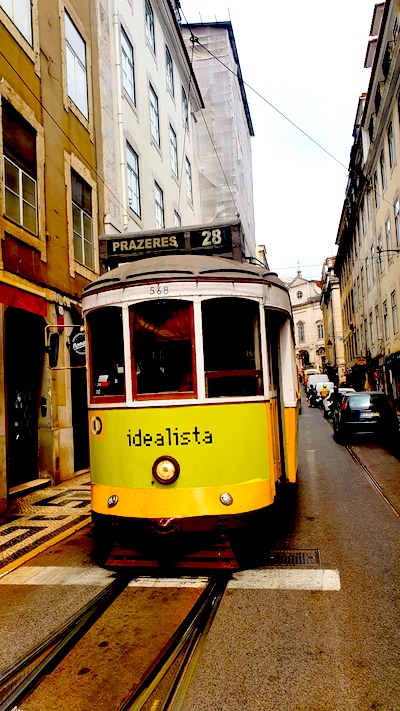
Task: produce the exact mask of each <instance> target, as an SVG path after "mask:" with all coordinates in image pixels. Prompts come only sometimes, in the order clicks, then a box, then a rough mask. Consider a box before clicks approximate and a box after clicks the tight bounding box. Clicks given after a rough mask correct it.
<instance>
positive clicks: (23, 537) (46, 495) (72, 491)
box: [0, 472, 91, 575]
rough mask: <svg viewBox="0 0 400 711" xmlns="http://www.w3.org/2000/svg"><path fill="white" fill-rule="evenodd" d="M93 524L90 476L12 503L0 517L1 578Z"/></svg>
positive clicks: (72, 480) (80, 477)
mask: <svg viewBox="0 0 400 711" xmlns="http://www.w3.org/2000/svg"><path fill="white" fill-rule="evenodd" d="M90 521H91V517H90V474H89V472H87V473H84V474H80V475H79V476H76V477H74V478H73V479H71V480H70V481H67V482H64V483H63V484H59V485H58V486H54V487H49V488H47V489H42V490H40V491H35V492H33V493H32V494H28V495H27V496H21V497H19V498H16V499H14V500H12V501H11V502H10V505H9V508H8V510H7V513H6V514H3V515H0V575H1V574H2V573H3V572H6V571H7V570H10V569H12V568H14V567H16V566H17V565H19V563H20V562H21V563H22V562H23V561H24V560H27V559H29V558H30V557H32V555H33V554H34V552H35V550H36V549H37V548H39V547H40V548H42V547H46V544H48V543H49V542H50V541H51V542H54V539H55V538H56V537H58V536H60V538H64V537H65V535H66V534H68V533H73V531H74V530H78V529H79V528H82V527H83V526H84V525H86V524H88V523H90Z"/></svg>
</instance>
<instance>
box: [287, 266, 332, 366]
mask: <svg viewBox="0 0 400 711" xmlns="http://www.w3.org/2000/svg"><path fill="white" fill-rule="evenodd" d="M288 287H289V294H290V301H291V304H292V309H293V320H294V330H295V345H296V361H297V368H298V371H299V373H301V372H302V371H303V370H304V368H306V367H307V366H313V367H314V366H315V367H316V368H319V369H320V370H321V372H323V371H324V370H325V340H324V323H323V314H322V310H321V305H320V299H321V286H320V282H317V281H315V280H313V279H304V277H302V275H301V272H298V273H297V276H296V277H295V278H294V279H293V280H292V281H291V282H290V283H289V284H288Z"/></svg>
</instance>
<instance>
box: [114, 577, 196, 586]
mask: <svg viewBox="0 0 400 711" xmlns="http://www.w3.org/2000/svg"><path fill="white" fill-rule="evenodd" d="M208 580H209V579H208V578H134V580H131V582H130V583H128V588H205V587H206V585H207V583H208Z"/></svg>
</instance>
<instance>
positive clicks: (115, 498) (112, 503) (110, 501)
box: [107, 494, 119, 509]
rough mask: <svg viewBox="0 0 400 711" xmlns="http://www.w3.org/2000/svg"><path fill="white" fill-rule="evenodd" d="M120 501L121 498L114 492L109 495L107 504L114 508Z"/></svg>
mask: <svg viewBox="0 0 400 711" xmlns="http://www.w3.org/2000/svg"><path fill="white" fill-rule="evenodd" d="M118 501H119V498H118V496H117V495H116V494H112V496H109V497H108V499H107V506H108V508H109V509H112V508H113V507H114V506H116V505H117V503H118Z"/></svg>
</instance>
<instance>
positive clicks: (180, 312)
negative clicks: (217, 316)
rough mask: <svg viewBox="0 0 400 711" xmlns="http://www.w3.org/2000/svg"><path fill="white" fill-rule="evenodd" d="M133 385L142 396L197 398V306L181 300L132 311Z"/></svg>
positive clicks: (147, 304)
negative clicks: (195, 307)
mask: <svg viewBox="0 0 400 711" xmlns="http://www.w3.org/2000/svg"><path fill="white" fill-rule="evenodd" d="M131 332H132V362H133V369H134V373H133V385H134V391H135V389H136V395H137V396H138V397H140V396H143V397H146V396H147V397H150V396H153V397H160V396H162V397H194V390H195V381H194V372H195V368H194V333H193V306H192V304H191V303H190V302H188V301H181V300H177V299H169V300H165V301H162V300H158V301H151V302H145V303H140V304H136V305H135V306H134V307H132V309H131Z"/></svg>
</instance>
